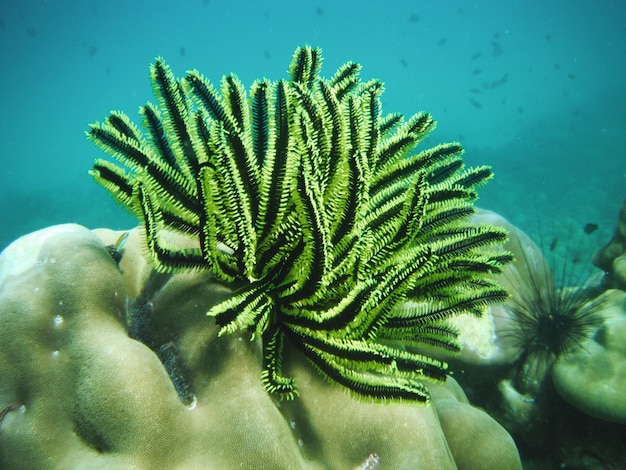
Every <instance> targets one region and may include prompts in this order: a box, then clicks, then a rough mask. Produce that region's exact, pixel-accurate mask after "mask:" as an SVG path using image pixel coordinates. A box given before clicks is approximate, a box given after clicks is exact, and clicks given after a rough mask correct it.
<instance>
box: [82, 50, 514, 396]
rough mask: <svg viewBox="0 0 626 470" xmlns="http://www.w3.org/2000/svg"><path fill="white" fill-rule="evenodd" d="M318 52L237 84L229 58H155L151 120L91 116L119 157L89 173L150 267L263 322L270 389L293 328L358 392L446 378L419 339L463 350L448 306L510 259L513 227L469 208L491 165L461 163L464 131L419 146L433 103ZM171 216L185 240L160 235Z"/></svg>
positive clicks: (220, 319) (493, 288)
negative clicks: (141, 232)
mask: <svg viewBox="0 0 626 470" xmlns="http://www.w3.org/2000/svg"><path fill="white" fill-rule="evenodd" d="M321 63H322V57H321V53H320V50H319V49H315V48H310V47H303V48H298V49H297V50H296V52H295V54H294V57H293V61H292V63H291V66H290V69H289V70H290V79H289V80H280V81H277V82H271V81H269V80H266V79H264V80H259V81H256V82H255V83H254V84H253V85H252V87H251V90H250V93H249V95H248V94H247V93H246V91H245V89H244V86H243V85H242V83H241V82H240V81H239V80H238V78H237V77H236V76H235V75H232V74H231V75H228V76H225V77H224V78H223V79H222V82H221V86H220V88H219V90H218V89H216V88H215V87H214V86H213V85H212V84H211V83H210V82H208V81H207V80H206V79H205V78H203V77H202V76H201V75H200V74H199V73H198V72H196V71H192V72H190V73H189V74H188V75H187V76H186V77H184V78H182V79H178V78H175V77H174V75H173V74H172V72H171V71H170V69H169V68H168V67H167V66H166V64H165V62H164V61H163V60H162V59H157V60H156V63H155V64H153V65H152V66H151V80H152V86H153V90H154V93H155V95H156V97H157V99H158V105H157V106H155V105H153V104H150V103H148V104H147V105H146V106H144V107H142V108H141V114H142V115H143V118H144V129H145V135H143V134H142V133H141V132H140V131H139V129H138V128H137V127H136V126H135V125H134V124H133V123H132V122H131V121H130V120H129V118H128V117H127V116H126V115H124V114H122V113H119V112H115V113H113V114H111V115H110V116H109V117H108V118H107V119H106V120H105V121H104V122H103V123H96V124H93V125H92V126H91V129H90V131H89V132H88V137H89V139H90V140H91V141H93V142H94V143H95V144H97V145H98V146H99V147H100V148H101V149H103V150H104V151H105V152H107V153H109V154H110V155H111V156H113V158H114V159H115V160H116V161H117V163H116V164H114V163H111V162H110V161H107V160H97V161H96V162H95V165H94V169H93V171H92V174H93V175H94V177H95V179H96V181H97V182H98V183H100V184H101V185H103V186H104V187H105V188H106V189H108V190H109V191H110V192H111V193H112V194H113V196H114V197H115V198H116V199H117V200H118V201H120V202H121V203H122V204H123V205H125V206H127V207H128V208H130V210H132V211H133V212H134V213H135V214H136V215H137V217H138V218H139V220H140V221H142V223H143V225H144V227H145V233H146V240H147V245H148V249H149V252H150V254H151V256H152V261H153V263H154V266H155V268H156V269H157V270H160V271H169V272H179V271H185V270H193V269H201V270H210V271H211V272H212V273H213V275H214V276H215V277H216V278H217V279H219V280H221V281H223V282H227V283H229V284H230V285H231V286H232V288H233V294H232V297H231V298H229V299H228V300H226V301H223V302H221V303H219V304H218V305H215V306H214V307H213V308H211V310H210V311H209V312H208V314H209V315H211V316H213V317H214V318H215V320H216V322H217V324H218V325H219V326H220V327H221V333H231V332H234V331H236V330H240V329H246V330H249V331H250V332H251V335H252V336H253V337H260V338H261V340H262V344H263V352H264V365H263V369H264V371H263V376H262V380H263V382H264V384H265V387H266V389H267V390H268V391H269V392H271V393H275V394H278V395H279V396H281V397H285V398H292V397H294V396H295V395H297V393H298V392H297V389H296V387H295V384H294V381H293V379H292V378H291V377H289V376H288V375H287V374H284V373H283V370H282V369H283V368H282V354H283V353H282V351H283V346H284V344H285V341H289V342H290V343H292V344H293V345H294V346H295V348H297V349H298V350H299V351H300V352H301V353H302V354H303V355H304V356H306V357H307V358H308V359H309V360H310V361H311V362H312V363H313V364H314V365H315V366H316V368H317V369H318V370H319V371H320V372H321V373H322V374H324V375H325V376H327V377H328V378H329V379H331V380H332V381H335V382H338V383H339V384H341V385H342V386H344V387H346V388H347V389H349V390H351V391H352V392H353V393H354V394H355V395H356V396H359V397H366V398H370V399H374V400H386V399H391V400H394V399H407V400H414V401H422V402H427V401H428V398H429V395H428V391H427V390H426V388H425V387H424V385H423V384H422V383H421V381H422V380H423V379H427V380H432V381H443V380H445V378H446V375H447V365H446V364H445V363H444V362H442V361H440V360H436V359H433V358H431V357H429V356H427V355H424V354H421V353H417V352H416V351H417V348H418V347H422V346H424V345H427V346H429V347H439V348H442V349H444V350H448V351H452V352H454V351H458V349H459V345H458V342H457V339H456V331H455V330H454V328H452V327H451V326H449V325H448V324H447V323H446V322H445V320H446V318H447V317H449V316H450V315H454V314H457V313H460V312H468V311H469V312H473V313H475V314H480V313H481V312H482V310H483V308H484V306H486V305H488V304H492V303H496V302H502V301H503V300H504V299H505V298H506V292H505V290H504V289H502V288H501V287H499V286H498V285H496V284H495V282H494V281H492V280H490V278H489V277H488V274H489V273H492V272H499V271H500V270H501V266H502V265H503V263H506V262H508V261H509V260H510V256H509V254H508V253H506V252H504V251H502V249H501V247H500V246H499V245H501V244H502V243H503V242H504V241H505V239H506V238H507V234H506V232H505V231H504V230H503V229H501V228H498V227H494V226H490V225H474V224H471V223H470V222H469V220H468V217H469V216H470V215H471V214H472V213H473V212H474V209H473V202H474V200H475V199H476V192H475V190H476V188H477V187H478V186H480V185H482V184H483V183H484V182H486V181H487V180H488V179H490V178H491V176H492V172H491V170H490V168H489V167H485V166H481V167H478V168H472V169H466V168H464V164H463V161H462V159H461V154H462V148H461V146H460V145H459V144H457V143H451V144H445V145H439V146H437V147H434V148H431V149H428V150H424V151H421V152H419V153H414V152H413V149H414V147H415V146H416V145H417V144H418V143H419V142H420V141H421V140H422V139H424V138H425V137H426V135H427V134H428V133H429V132H430V131H431V130H432V129H433V128H434V126H435V123H434V121H433V119H432V118H431V116H430V115H428V114H424V113H420V114H416V115H415V116H412V117H411V118H410V119H408V120H404V118H403V117H402V116H401V115H399V114H390V115H387V116H384V117H383V116H382V114H381V102H380V95H381V93H382V89H383V87H382V84H381V83H380V82H379V81H376V80H372V81H369V82H362V81H361V80H360V78H359V72H360V66H359V65H358V64H356V63H352V62H349V63H346V64H344V65H343V66H342V67H340V68H339V70H338V71H337V72H336V73H335V75H334V76H333V77H332V78H331V79H330V80H327V79H323V78H321V77H320V76H319V70H320V67H321ZM169 231H171V232H177V233H179V234H183V235H185V236H187V237H189V238H191V239H192V240H195V241H196V245H197V246H196V248H191V249H184V250H177V249H176V247H174V246H169V245H167V244H166V243H165V237H164V236H163V235H164V233H165V232H169ZM407 299H411V300H413V301H412V302H404V301H405V300H407Z"/></svg>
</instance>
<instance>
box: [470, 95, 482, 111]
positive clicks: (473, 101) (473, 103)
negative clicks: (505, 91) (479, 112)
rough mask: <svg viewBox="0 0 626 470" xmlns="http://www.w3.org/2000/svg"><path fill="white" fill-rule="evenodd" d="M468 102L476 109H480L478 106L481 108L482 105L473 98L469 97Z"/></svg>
mask: <svg viewBox="0 0 626 470" xmlns="http://www.w3.org/2000/svg"><path fill="white" fill-rule="evenodd" d="M469 102H470V103H471V104H472V106H474V108H476V109H480V108H482V107H483V106H482V105H481V104H480V103H479V102H478V101H476V100H475V99H474V98H470V100H469Z"/></svg>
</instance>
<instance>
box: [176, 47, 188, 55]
mask: <svg viewBox="0 0 626 470" xmlns="http://www.w3.org/2000/svg"><path fill="white" fill-rule="evenodd" d="M178 52H179V53H180V56H181V57H186V56H187V51H185V48H184V47H181V48H180V49H179V50H178Z"/></svg>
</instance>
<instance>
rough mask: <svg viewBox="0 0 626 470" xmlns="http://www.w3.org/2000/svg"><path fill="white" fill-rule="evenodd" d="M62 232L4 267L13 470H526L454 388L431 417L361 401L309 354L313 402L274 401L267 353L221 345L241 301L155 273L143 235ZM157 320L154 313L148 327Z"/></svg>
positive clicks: (245, 341) (294, 359)
mask: <svg viewBox="0 0 626 470" xmlns="http://www.w3.org/2000/svg"><path fill="white" fill-rule="evenodd" d="M119 235H120V232H113V231H110V230H97V231H89V230H87V229H85V228H83V227H81V226H78V225H60V226H54V227H50V228H47V229H45V230H42V231H39V232H35V233H33V234H30V235H28V236H26V237H23V238H21V239H19V240H18V241H16V242H14V243H13V244H12V245H10V246H9V247H8V248H7V249H6V250H5V251H4V252H3V254H2V256H0V410H2V409H4V411H5V412H4V415H3V417H2V418H0V467H2V468H15V469H19V468H24V469H34V468H37V469H47V468H51V469H55V468H58V469H79V468H80V469H92V468H107V469H111V468H124V469H129V468H135V469H152V468H168V469H174V468H180V469H190V468H194V469H195V468H219V469H228V468H256V469H260V468H268V469H269V468H271V469H281V468H285V469H296V468H313V469H318V468H320V469H321V468H331V469H343V468H347V469H349V468H359V467H360V468H380V469H385V468H388V469H402V468H437V469H446V468H457V467H458V468H466V469H473V468H507V469H515V468H521V465H520V461H519V456H518V453H517V449H516V447H515V444H514V443H513V441H512V439H511V437H510V436H509V435H508V433H507V432H506V431H505V430H504V429H503V428H502V427H500V426H499V425H498V424H497V423H496V422H495V421H494V420H493V419H492V418H490V417H489V416H488V415H487V414H486V413H484V412H482V411H480V410H478V409H477V408H474V407H472V406H471V405H470V404H469V403H468V402H467V399H466V398H465V395H464V393H463V391H462V390H461V389H460V387H459V386H458V385H457V384H456V383H455V382H454V381H453V380H448V382H447V383H446V384H445V385H441V386H432V385H431V386H429V388H430V390H431V393H432V396H433V402H432V404H431V406H429V407H423V406H417V405H413V404H409V403H406V404H372V403H364V402H362V401H358V400H356V399H354V398H352V397H351V396H349V395H348V394H346V393H345V392H343V391H342V390H340V389H338V388H337V387H335V386H333V385H330V384H327V383H326V382H325V381H324V380H323V379H322V378H321V376H320V375H319V374H318V373H317V372H316V371H314V370H313V369H312V368H311V366H310V365H309V364H308V363H307V362H305V361H303V360H302V359H301V358H300V357H299V356H297V355H295V354H294V355H289V360H288V363H287V364H286V365H285V366H286V368H288V370H289V373H291V374H293V375H294V376H295V378H296V380H297V381H298V385H299V389H300V392H301V396H300V397H299V398H297V399H296V400H293V401H290V402H277V401H275V400H274V399H273V397H271V396H270V395H268V393H267V392H266V391H265V390H264V388H263V385H262V382H261V379H260V376H261V370H262V357H261V354H260V352H261V351H260V345H259V344H258V342H257V341H250V338H249V336H248V335H246V334H233V335H230V336H226V337H218V336H217V330H218V329H217V327H216V325H215V324H214V320H213V319H212V318H209V317H207V316H206V311H207V310H208V309H209V307H210V306H211V305H213V304H214V303H215V302H216V301H218V300H220V299H223V298H224V297H225V296H227V295H229V290H228V289H227V288H226V287H225V286H221V285H219V284H216V283H213V282H212V281H211V278H210V275H208V274H207V273H192V274H184V275H175V276H170V275H166V274H157V273H155V272H153V271H152V270H151V268H150V266H149V265H148V264H147V263H146V261H145V259H144V257H143V255H142V248H141V234H140V233H139V230H137V229H135V230H132V231H131V235H130V237H129V239H128V242H127V243H126V245H125V246H124V248H123V249H122V251H121V253H122V254H123V257H122V260H121V263H120V265H119V266H118V265H117V264H116V262H115V261H114V260H113V258H112V257H111V255H110V253H109V251H107V249H106V248H105V247H106V246H107V245H112V244H114V243H115V240H117V239H118V237H119ZM138 314H141V315H138ZM138 318H143V319H145V318H148V319H149V325H148V326H146V327H145V328H147V329H148V330H149V335H150V341H151V342H152V343H153V344H152V346H153V347H154V346H158V345H168V344H169V345H173V348H174V350H175V351H176V356H177V358H178V361H179V362H180V370H179V374H180V375H181V377H178V378H179V379H181V380H183V381H184V382H185V383H186V386H187V387H188V389H189V390H190V392H191V393H193V397H194V398H193V400H192V401H191V403H185V402H184V401H182V400H181V399H180V398H179V393H177V391H176V389H175V386H174V385H173V381H172V378H171V377H170V374H168V371H167V370H166V368H165V367H164V365H163V363H162V362H161V360H159V358H158V356H157V355H156V354H155V352H154V351H153V350H152V349H151V348H149V347H148V346H146V345H145V344H143V343H142V342H140V341H137V340H135V339H132V338H131V337H130V336H129V325H130V326H131V327H132V328H135V329H139V330H141V324H140V325H137V324H134V325H133V322H137V321H138V320H137V319H138Z"/></svg>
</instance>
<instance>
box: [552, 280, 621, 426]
mask: <svg viewBox="0 0 626 470" xmlns="http://www.w3.org/2000/svg"><path fill="white" fill-rule="evenodd" d="M601 299H602V307H603V308H602V317H603V322H602V326H600V328H599V329H598V330H597V331H596V333H595V334H594V335H593V336H592V337H591V338H588V339H587V340H585V341H584V342H583V343H582V344H581V345H580V347H579V348H577V349H576V351H574V352H572V353H570V354H568V355H566V356H564V357H563V358H562V359H561V360H560V361H559V362H557V363H556V364H555V366H554V369H553V371H552V380H553V382H554V385H555V387H556V389H557V391H558V392H559V394H560V395H561V396H562V397H563V398H565V399H566V400H567V401H568V402H570V403H571V404H572V405H574V406H575V407H576V408H578V409H580V410H582V411H583V412H585V413H586V414H588V415H590V416H593V417H595V418H598V419H602V420H606V421H612V422H615V423H621V424H626V395H624V390H625V389H626V343H625V342H624V338H626V293H624V292H622V291H619V290H608V291H607V292H606V293H604V294H603V295H602V297H601Z"/></svg>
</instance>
